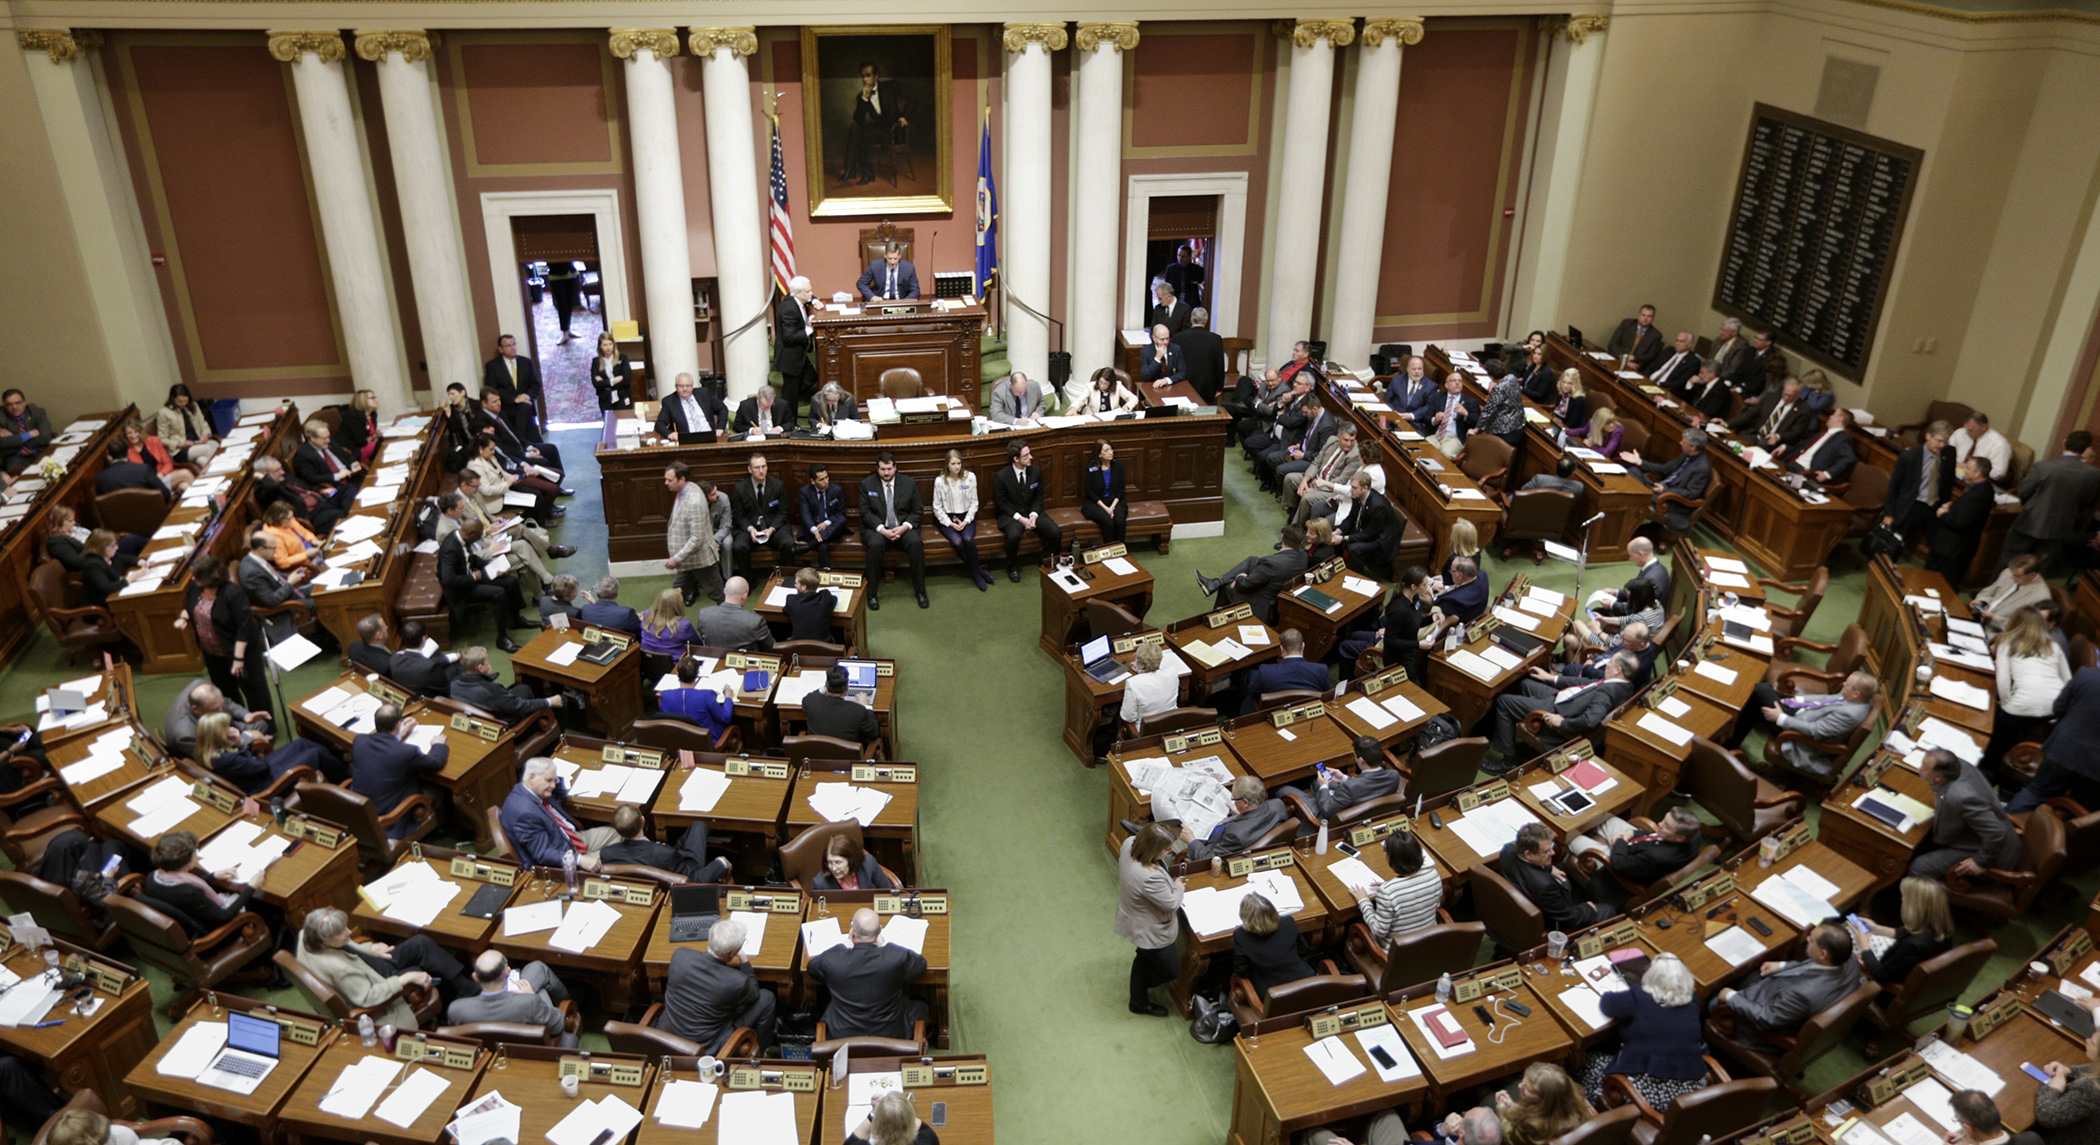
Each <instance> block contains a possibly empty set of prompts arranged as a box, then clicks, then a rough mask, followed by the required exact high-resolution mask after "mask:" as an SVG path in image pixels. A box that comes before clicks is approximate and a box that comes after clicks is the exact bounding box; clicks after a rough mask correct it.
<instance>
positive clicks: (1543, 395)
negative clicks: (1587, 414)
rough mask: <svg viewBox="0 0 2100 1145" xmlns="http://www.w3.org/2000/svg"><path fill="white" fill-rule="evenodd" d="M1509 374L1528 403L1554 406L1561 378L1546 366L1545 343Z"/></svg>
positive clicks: (1571, 371) (1570, 371) (1533, 350)
mask: <svg viewBox="0 0 2100 1145" xmlns="http://www.w3.org/2000/svg"><path fill="white" fill-rule="evenodd" d="M1568 372H1569V373H1571V374H1572V373H1574V372H1575V371H1574V370H1573V369H1570V370H1569V371H1568ZM1508 373H1510V374H1512V375H1514V376H1515V377H1516V378H1517V379H1518V385H1519V388H1520V389H1521V390H1522V391H1523V394H1524V399H1525V400H1526V401H1529V402H1532V403H1534V404H1537V405H1542V406H1543V405H1551V404H1553V398H1554V394H1555V392H1556V391H1557V390H1558V388H1559V386H1560V377H1559V375H1557V374H1555V373H1554V372H1553V367H1551V366H1549V365H1547V364H1546V346H1545V344H1544V343H1543V342H1542V343H1540V344H1539V345H1536V346H1533V347H1532V348H1531V352H1530V353H1528V354H1526V355H1524V362H1523V364H1522V365H1520V366H1519V367H1518V368H1516V369H1514V370H1510V371H1508ZM1577 420H1581V419H1579V418H1578V419H1577Z"/></svg>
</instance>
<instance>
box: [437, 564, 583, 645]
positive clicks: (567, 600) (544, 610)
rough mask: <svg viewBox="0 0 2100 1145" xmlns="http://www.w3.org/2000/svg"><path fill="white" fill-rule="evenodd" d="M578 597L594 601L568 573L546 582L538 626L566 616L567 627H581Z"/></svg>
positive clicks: (548, 625)
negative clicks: (567, 620)
mask: <svg viewBox="0 0 2100 1145" xmlns="http://www.w3.org/2000/svg"><path fill="white" fill-rule="evenodd" d="M578 597H582V598H583V601H584V603H585V604H588V603H590V602H591V601H592V600H594V599H596V598H595V597H593V596H592V595H591V594H590V593H588V592H585V591H583V586H582V585H580V584H578V583H576V578H575V577H573V576H570V575H569V574H568V573H562V574H561V575H559V576H557V577H555V578H554V579H553V580H551V581H549V582H547V592H546V595H544V596H542V597H540V624H541V625H542V626H543V627H549V628H551V627H553V625H554V618H555V617H557V616H566V617H568V619H569V623H568V625H567V627H570V628H576V627H578V626H580V625H582V623H583V606H582V605H579V604H577V603H576V599H577V598H578ZM404 639H405V638H404Z"/></svg>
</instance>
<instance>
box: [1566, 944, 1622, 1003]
mask: <svg viewBox="0 0 2100 1145" xmlns="http://www.w3.org/2000/svg"><path fill="white" fill-rule="evenodd" d="M1575 973H1576V974H1577V975H1578V976H1579V977H1581V979H1582V982H1583V985H1585V986H1588V987H1589V988H1590V989H1591V990H1593V991H1595V992H1596V993H1597V994H1599V995H1604V994H1616V993H1618V992H1619V991H1621V990H1624V989H1625V988H1626V979H1625V978H1624V977H1622V976H1621V975H1620V974H1619V967H1618V964H1617V963H1615V962H1613V961H1612V960H1611V955H1610V954H1609V953H1606V954H1599V955H1598V956H1596V957H1595V958H1578V959H1576V960H1575Z"/></svg>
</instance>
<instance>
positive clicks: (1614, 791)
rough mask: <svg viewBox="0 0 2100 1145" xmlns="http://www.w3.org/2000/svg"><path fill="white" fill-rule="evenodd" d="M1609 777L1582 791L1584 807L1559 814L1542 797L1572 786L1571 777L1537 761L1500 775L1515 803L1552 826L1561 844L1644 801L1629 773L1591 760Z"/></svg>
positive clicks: (1542, 761) (1604, 761) (1639, 788)
mask: <svg viewBox="0 0 2100 1145" xmlns="http://www.w3.org/2000/svg"><path fill="white" fill-rule="evenodd" d="M1594 762H1595V763H1596V764H1597V766H1598V767H1600V768H1602V769H1603V770H1604V774H1606V775H1608V776H1610V777H1611V785H1610V786H1608V787H1604V789H1603V790H1602V791H1585V792H1584V793H1585V794H1587V795H1588V796H1589V797H1590V801H1591V802H1590V805H1589V807H1588V808H1587V809H1585V810H1584V811H1582V812H1581V813H1579V814H1576V815H1563V814H1561V813H1560V812H1559V811H1558V810H1556V809H1555V808H1554V807H1552V806H1550V805H1549V804H1547V802H1546V797H1547V796H1550V795H1554V794H1557V793H1559V792H1562V791H1567V790H1570V789H1572V788H1575V787H1576V783H1575V781H1574V780H1571V779H1569V778H1568V777H1567V776H1566V775H1564V774H1563V775H1555V774H1553V769H1552V768H1550V767H1548V766H1547V765H1546V762H1545V761H1544V760H1539V761H1538V762H1536V763H1533V764H1531V765H1530V766H1528V767H1525V768H1522V769H1519V770H1515V771H1511V772H1510V773H1509V774H1508V775H1506V776H1504V778H1505V779H1508V780H1509V785H1510V787H1512V788H1514V789H1515V790H1516V793H1517V802H1519V803H1522V804H1523V805H1524V806H1526V807H1529V808H1530V809H1531V813H1532V814H1534V815H1536V816H1538V817H1539V818H1540V819H1542V820H1544V821H1545V823H1546V826H1548V827H1551V828H1553V837H1554V839H1555V840H1557V841H1558V842H1560V843H1561V844H1563V845H1565V844H1566V843H1567V841H1568V840H1569V839H1572V838H1574V837H1575V836H1577V835H1580V834H1582V833H1583V832H1585V831H1588V830H1590V829H1592V828H1594V827H1596V826H1598V825H1599V824H1602V823H1603V822H1604V821H1605V820H1606V819H1609V818H1611V817H1612V816H1614V815H1618V816H1624V815H1626V814H1628V813H1629V812H1631V811H1632V810H1633V806H1634V804H1636V803H1641V802H1643V801H1645V799H1646V794H1645V793H1644V792H1643V791H1642V789H1641V785H1640V784H1638V783H1635V782H1634V781H1633V779H1632V777H1631V776H1629V775H1627V774H1626V773H1625V772H1624V771H1621V770H1620V769H1618V768H1616V767H1614V766H1612V765H1611V763H1610V762H1609V761H1607V760H1604V759H1601V758H1600V759H1597V760H1595V761H1594ZM1547 786H1551V787H1552V789H1553V790H1551V791H1544V792H1538V791H1534V790H1532V789H1533V788H1544V787H1547ZM1600 786H1602V785H1601V784H1600Z"/></svg>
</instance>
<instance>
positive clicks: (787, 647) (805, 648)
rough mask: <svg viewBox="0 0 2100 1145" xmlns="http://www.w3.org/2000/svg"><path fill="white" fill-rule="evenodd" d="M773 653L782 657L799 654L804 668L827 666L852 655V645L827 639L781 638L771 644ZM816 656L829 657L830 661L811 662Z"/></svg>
mask: <svg viewBox="0 0 2100 1145" xmlns="http://www.w3.org/2000/svg"><path fill="white" fill-rule="evenodd" d="M773 654H774V655H775V656H780V657H783V658H786V657H794V656H800V657H802V659H803V662H804V663H803V666H804V667H806V668H829V667H831V665H832V664H836V663H838V662H839V661H840V660H844V659H847V658H848V657H850V656H852V655H853V646H852V645H851V644H833V643H831V642H830V641H828V640H782V641H779V642H777V643H775V644H774V645H773ZM816 657H829V658H830V663H821V664H820V663H812V662H811V661H812V660H813V659H814V658H816Z"/></svg>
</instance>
